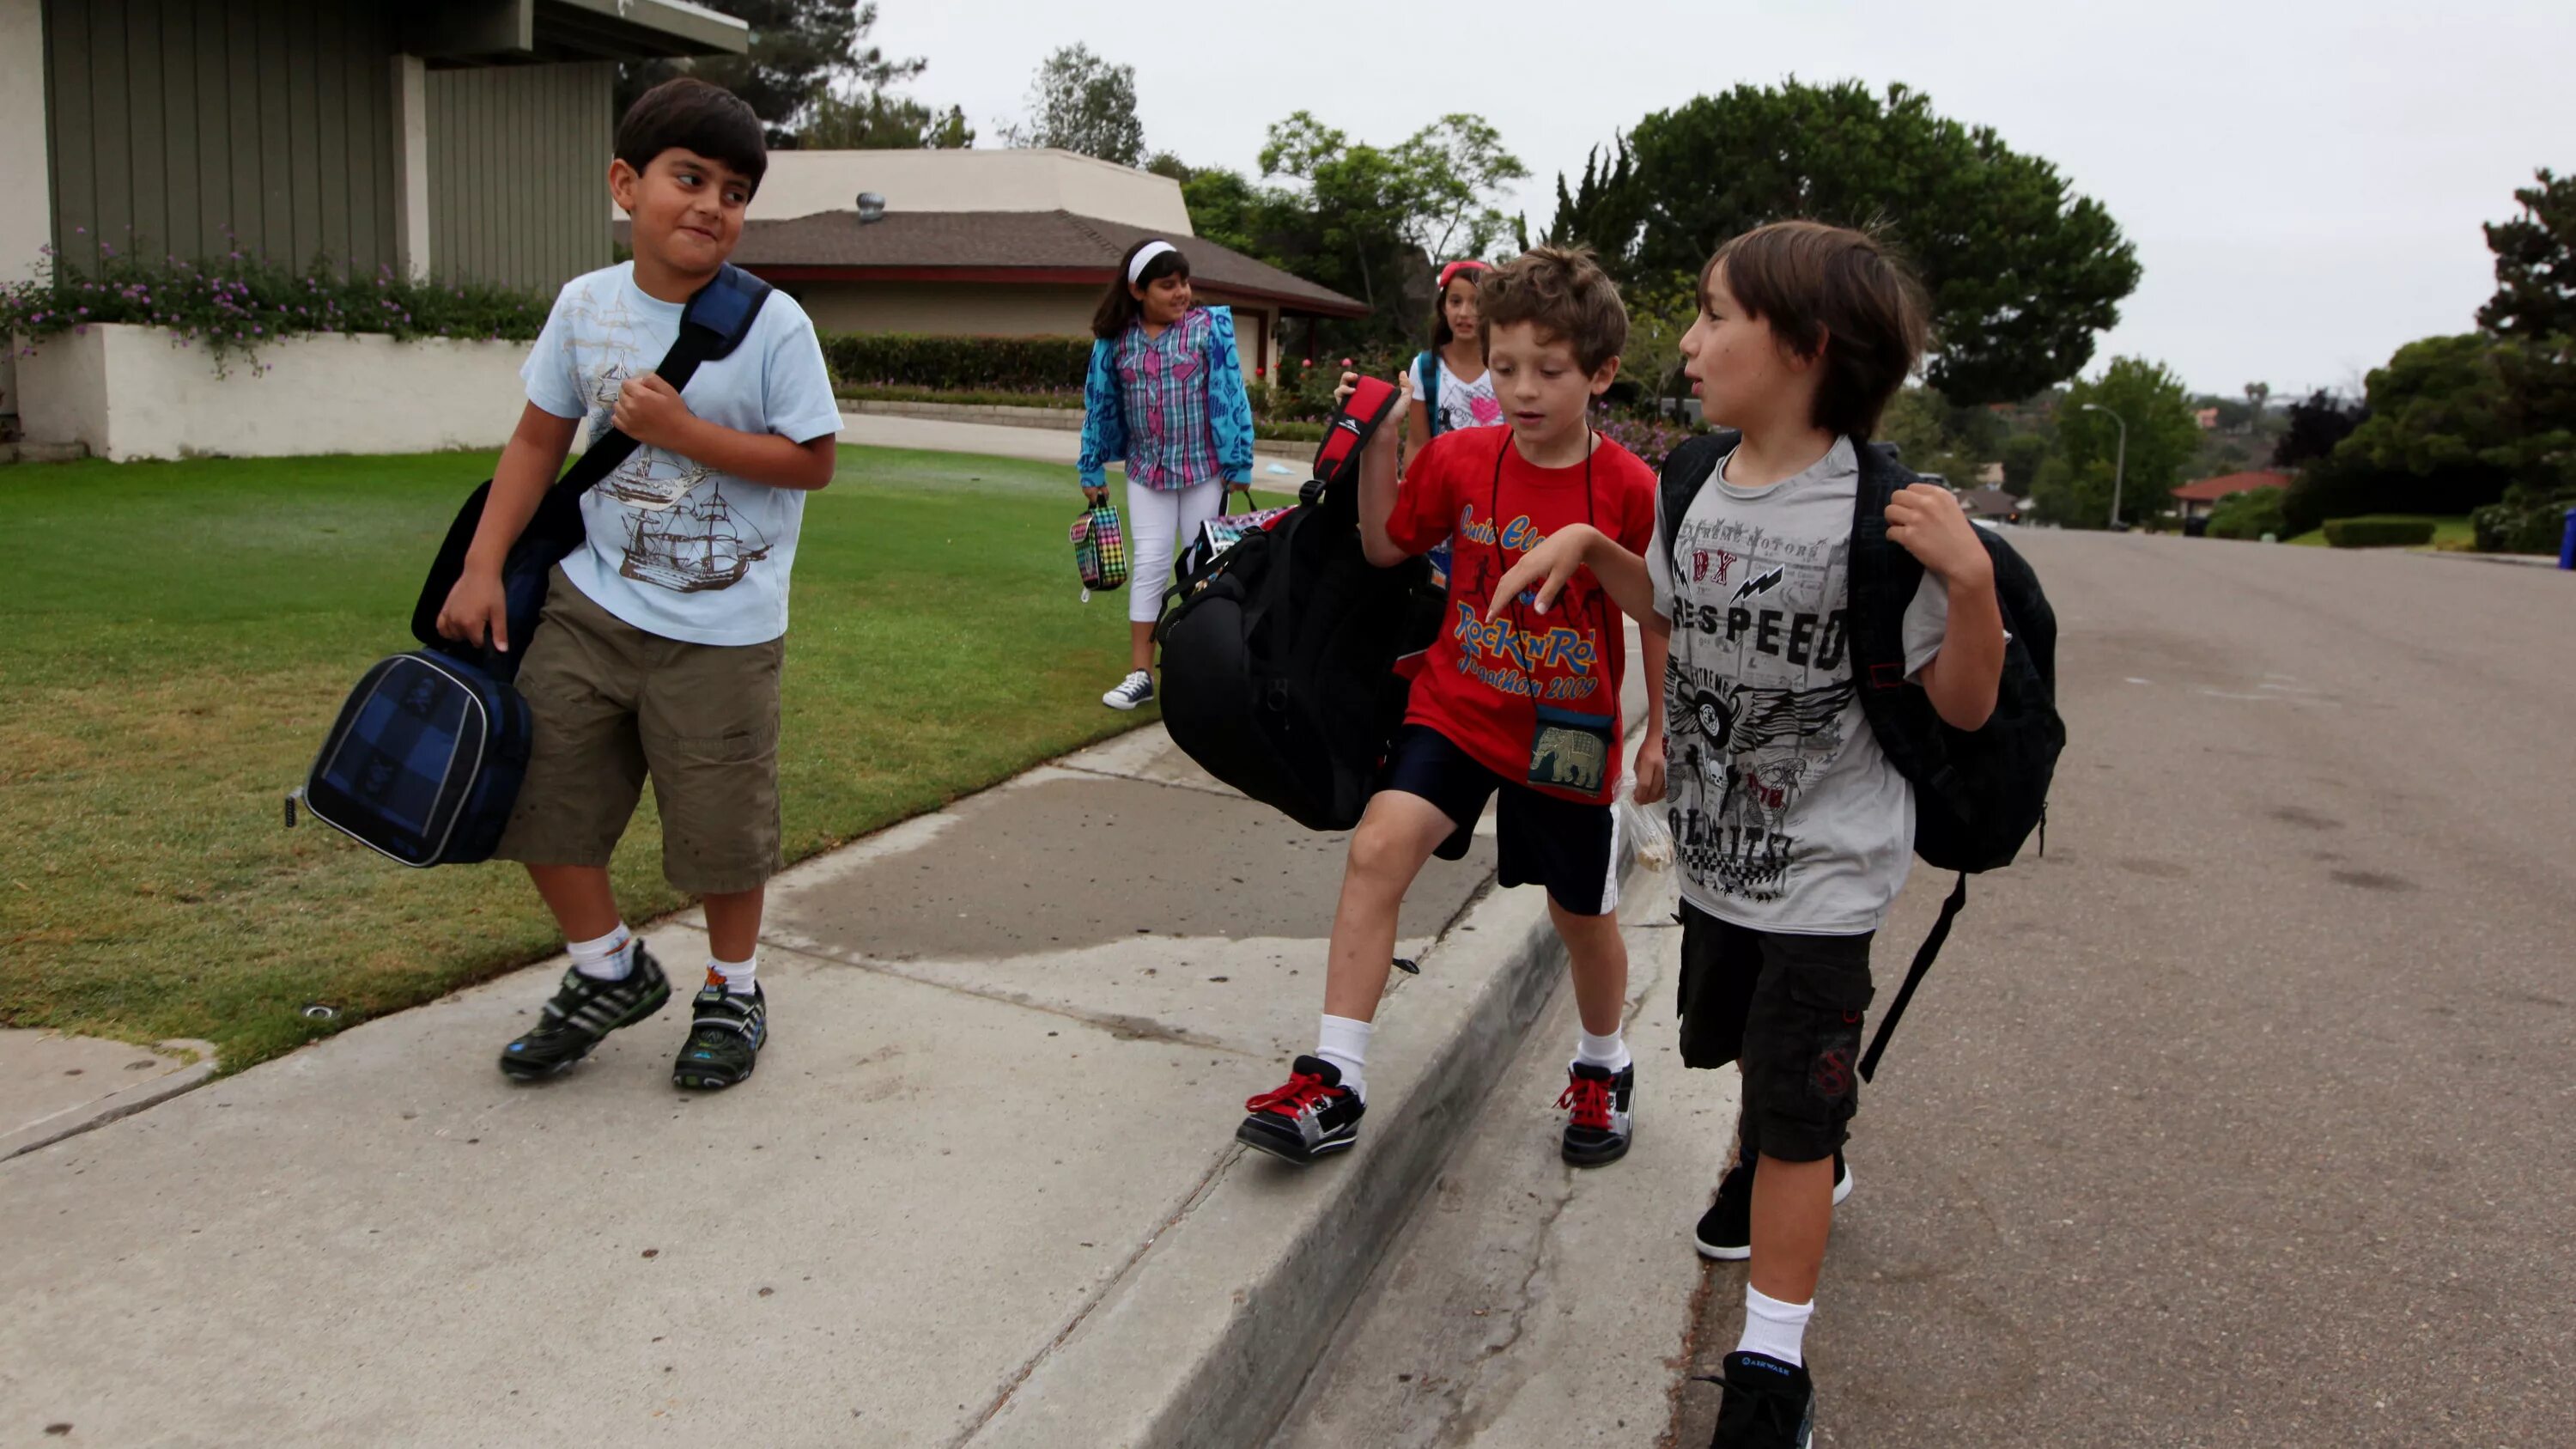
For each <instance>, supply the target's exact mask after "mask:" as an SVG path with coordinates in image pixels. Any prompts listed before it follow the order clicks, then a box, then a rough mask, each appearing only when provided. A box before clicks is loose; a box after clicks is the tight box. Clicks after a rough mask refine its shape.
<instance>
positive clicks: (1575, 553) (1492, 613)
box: [1485, 523, 1606, 623]
mask: <svg viewBox="0 0 2576 1449" xmlns="http://www.w3.org/2000/svg"><path fill="white" fill-rule="evenodd" d="M1605 536H1606V535H1604V534H1603V533H1601V532H1600V530H1598V529H1595V528H1594V527H1592V526H1591V525H1590V524H1588V523H1569V524H1567V525H1566V526H1565V527H1563V528H1560V529H1558V530H1557V531H1556V532H1555V533H1553V534H1550V535H1549V536H1548V538H1547V541H1546V542H1545V543H1542V544H1540V545H1539V546H1538V547H1536V548H1534V549H1531V550H1530V551H1529V552H1527V553H1525V554H1522V555H1521V557H1520V562H1518V563H1516V564H1513V565H1512V566H1511V568H1510V569H1509V570H1507V571H1505V573H1504V574H1503V577H1502V579H1501V580H1500V581H1499V582H1497V583H1496V584H1495V585H1494V597H1493V601H1492V602H1491V603H1489V604H1487V605H1486V606H1485V621H1486V622H1487V623H1491V622H1493V621H1494V620H1496V619H1499V618H1501V617H1502V614H1503V610H1505V609H1508V608H1510V607H1511V603H1512V600H1514V599H1516V598H1518V597H1519V596H1520V594H1521V591H1522V590H1524V589H1529V588H1533V587H1535V588H1536V589H1537V590H1538V592H1537V593H1536V594H1534V595H1532V596H1531V599H1530V607H1532V608H1533V609H1535V610H1537V611H1538V612H1539V613H1542V614H1544V613H1546V612H1547V611H1548V610H1549V609H1551V608H1554V607H1555V606H1556V596H1557V595H1558V594H1560V593H1562V592H1564V590H1565V581H1566V580H1567V579H1570V578H1572V577H1574V571H1575V570H1576V569H1579V568H1581V567H1583V565H1584V555H1585V551H1586V550H1588V549H1589V548H1591V546H1592V540H1594V539H1596V538H1602V537H1605Z"/></svg>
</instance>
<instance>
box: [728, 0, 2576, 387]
mask: <svg viewBox="0 0 2576 1449" xmlns="http://www.w3.org/2000/svg"><path fill="white" fill-rule="evenodd" d="M719 3H720V0H719ZM1299 13H1305V14H1309V15H1312V16H1314V17H1316V18H1315V19H1313V20H1311V21H1306V22H1302V23H1301V22H1294V21H1291V20H1290V19H1289V18H1288V17H1289V16H1291V15H1295V14H1299ZM1336 13H1338V14H1340V15H1342V16H1344V17H1346V18H1345V19H1343V20H1341V21H1339V22H1336V21H1333V20H1329V19H1326V18H1325V17H1327V16H1331V15H1334V14H1336ZM1426 13H1442V14H1448V15H1452V16H1455V17H1458V18H1459V19H1460V20H1461V21H1462V22H1466V21H1468V20H1469V19H1470V18H1472V21H1473V23H1460V24H1456V25H1453V26H1451V27H1450V28H1449V29H1448V30H1447V31H1445V32H1433V31H1431V30H1429V29H1426V28H1425V27H1423V26H1422V25H1420V24H1419V23H1417V22H1416V21H1415V19H1414V17H1416V16H1419V15H1423V14H1426ZM1969 16H1976V17H1979V18H1976V19H1970V18H1967V17H1969ZM1139 17H1145V18H1144V19H1143V20H1142V21H1141V22H1140V19H1139ZM1360 27H1373V28H1374V29H1375V32H1376V34H1378V35H1379V36H1381V37H1383V39H1382V40H1381V41H1380V42H1378V43H1376V44H1374V45H1371V44H1354V43H1353V42H1352V40H1351V33H1352V31H1353V30H1354V29H1355V28H1360ZM875 39H876V40H877V41H878V42H879V43H880V44H882V45H884V46H885V48H886V49H887V51H888V53H890V54H894V55H918V56H923V57H926V58H927V59H928V60H929V61H930V70H929V72H928V73H927V74H926V75H924V76H923V77H922V78H921V80H920V81H918V82H916V83H915V84H914V85H913V87H912V90H913V93H914V94H916V95H918V96H919V97H921V98H922V99H925V100H929V101H935V102H937V103H938V104H940V105H942V106H946V105H950V104H958V105H963V106H964V107H965V108H966V113H967V115H968V117H969V118H970V119H971V120H972V121H973V123H974V124H975V126H976V127H977V129H978V131H979V132H981V138H980V140H979V144H982V145H998V144H1000V135H999V133H1000V131H1001V128H1002V125H1003V124H1004V123H1005V122H1007V121H1008V120H1009V119H1011V118H1013V117H1016V116H1018V115H1020V114H1021V113H1022V112H1023V111H1024V110H1025V108H1026V107H1025V97H1026V95H1027V91H1028V85H1029V80H1030V78H1031V76H1032V74H1033V73H1034V72H1035V70H1036V68H1037V65H1038V62H1039V61H1040V60H1041V59H1042V58H1043V57H1044V56H1045V55H1046V54H1047V52H1049V51H1050V50H1052V49H1054V48H1055V47H1057V46H1059V45H1066V44H1070V43H1072V42H1075V41H1082V42H1085V43H1087V44H1089V45H1090V46H1091V48H1092V49H1093V50H1095V51H1098V52H1100V53H1101V54H1103V55H1105V56H1107V57H1108V58H1110V59H1112V60H1115V61H1118V62H1121V63H1123V64H1129V65H1133V66H1134V67H1135V68H1136V90H1137V98H1138V110H1139V113H1140V115H1141V117H1142V119H1143V121H1144V125H1145V140H1146V144H1147V145H1148V146H1151V147H1153V148H1155V149H1159V150H1170V151H1174V152H1177V153H1179V154H1180V155H1181V156H1182V157H1183V158H1184V159H1185V160H1187V161H1189V162H1191V163H1192V164H1194V165H1220V166H1231V167H1236V168H1239V169H1242V170H1245V171H1247V172H1249V171H1253V170H1256V169H1257V165H1258V163H1257V161H1256V160H1255V158H1256V156H1257V155H1258V153H1259V151H1260V149H1261V140H1262V134H1263V132H1264V130H1265V129H1266V128H1267V127H1268V126H1269V124H1270V123H1271V122H1272V121H1274V120H1277V119H1278V118H1280V117H1282V116H1284V115H1286V114H1288V113H1289V112H1291V111H1293V110H1296V109H1299V108H1300V107H1303V108H1305V109H1308V110H1312V111H1313V112H1314V113H1315V114H1316V115H1317V116H1318V117H1319V118H1321V119H1322V120H1323V121H1324V122H1325V123H1326V124H1328V125H1331V126H1335V127H1338V128H1340V129H1341V130H1343V131H1345V132H1347V133H1349V134H1350V135H1351V136H1352V137H1353V138H1354V139H1357V140H1364V141H1370V142H1375V143H1381V144H1391V143H1393V142H1396V141H1399V140H1402V139H1403V138H1404V137H1405V136H1407V135H1410V134H1411V133H1412V132H1413V131H1415V130H1416V129H1418V128H1420V127H1421V126H1423V125H1425V124H1428V123H1429V122H1431V121H1433V120H1436V119H1437V118H1438V117H1439V116H1441V115H1443V114H1445V113H1447V112H1451V111H1472V112H1476V113H1478V114H1481V115H1483V116H1484V117H1485V118H1486V119H1487V120H1489V121H1491V122H1492V123H1493V124H1494V125H1495V126H1496V128H1498V129H1499V130H1500V131H1501V132H1502V138H1503V143H1504V145H1505V146H1506V147H1508V148H1509V149H1510V150H1511V151H1512V152H1513V153H1514V154H1516V155H1518V156H1519V157H1520V158H1521V160H1522V161H1523V162H1524V163H1525V164H1527V165H1528V166H1529V168H1530V171H1531V179H1530V180H1529V181H1528V182H1527V183H1526V184H1525V185H1524V187H1523V189H1522V194H1521V195H1520V196H1519V197H1518V198H1516V199H1515V202H1514V206H1515V207H1516V208H1517V209H1522V210H1526V211H1527V213H1528V214H1529V219H1530V225H1531V227H1532V229H1533V230H1535V229H1537V228H1539V227H1542V226H1544V225H1545V224H1546V222H1547V219H1548V217H1549V215H1550V214H1551V213H1552V212H1553V210H1554V208H1555V178H1556V174H1557V172H1558V171H1560V170H1563V171H1567V172H1570V173H1580V171H1581V170H1582V166H1583V158H1584V153H1585V151H1586V149H1587V148H1589V147H1591V146H1593V145H1595V144H1600V143H1604V142H1607V141H1608V140H1609V139H1610V137H1611V135H1612V134H1613V133H1614V132H1616V131H1619V130H1622V129H1625V128H1627V127H1629V126H1631V125H1633V124H1634V123H1635V122H1636V120H1637V119H1638V118H1639V117H1641V116H1643V115H1645V114H1647V113H1648V112H1650V111H1655V110H1660V109H1664V108H1667V107H1670V106H1675V105H1678V104H1680V103H1682V102H1684V101H1687V100H1688V99H1690V98H1691V97H1692V96H1694V95H1699V94H1702V93H1706V92H1712V91H1718V90H1723V89H1725V88H1727V87H1729V86H1732V85H1735V84H1737V83H1739V82H1753V83H1768V82H1773V81H1777V80H1780V79H1782V78H1784V77H1786V76H1789V75H1791V74H1795V75H1796V76H1798V77H1799V78H1800V79H1803V80H1811V81H1825V80H1836V79H1841V78H1845V77H1851V78H1857V79H1859V80H1862V81H1864V82H1866V83H1868V84H1869V85H1870V86H1871V87H1873V88H1883V87H1885V86H1886V85H1887V84H1888V83H1889V82H1892V81H1903V82H1904V83H1906V84H1907V85H1909V86H1912V87H1914V88H1915V89H1917V90H1921V91H1926V92H1928V93H1929V94H1930V95H1931V98H1932V103H1933V105H1934V107H1935V108H1936V109H1937V110H1938V111H1940V112H1941V114H1943V115H1946V116H1949V117H1952V118H1954V119H1957V120H1960V121H1964V122H1967V123H1970V124H1983V125H1990V126H1993V127H1994V128H1995V129H1996V130H1997V131H1998V132H2000V133H2001V134H2002V136H2003V138H2004V141H2005V143H2006V144H2008V145H2010V146H2012V147H2013V148H2014V149H2015V150H2018V151H2022V152H2025V153H2036V154H2038V155H2041V156H2045V157H2047V158H2048V159H2050V160H2052V161H2054V162H2056V163H2057V165H2058V168H2059V170H2060V171H2061V172H2063V173H2064V174H2065V175H2066V176H2068V177H2069V178H2070V180H2071V182H2072V184H2073V185H2074V187H2075V188H2076V189H2077V190H2078V191H2081V192H2083V193H2085V194H2088V195H2091V196H2093V197H2095V198H2097V199H2099V200H2100V201H2101V202H2102V203H2103V204H2104V205H2106V206H2107V207H2109V208H2110V211H2111V214H2112V215H2113V216H2114V217H2116V218H2117V219H2118V220H2119V222H2120V225H2121V226H2122V228H2123V229H2124V230H2125V231H2126V233H2127V235H2128V236H2129V238H2130V239H2131V240H2132V241H2133V242H2134V243H2135V244H2136V245H2137V248H2138V255H2139V258H2140V260H2141V261H2142V262H2143V263H2144V266H2145V272H2146V275H2145V280H2144V281H2143V282H2142V283H2141V285H2140V286H2139V288H2138V290H2137V292H2136V293H2135V294H2133V295H2132V296H2131V297H2130V298H2129V300H2128V301H2127V302H2126V303H2125V304H2123V306H2122V309H2121V323H2120V326H2119V327H2118V328H2117V329H2116V330H2115V331H2113V332H2112V333H2110V334H2109V335H2108V336H2107V337H2106V338H2104V339H2103V342H2102V345H2101V346H2100V347H2099V348H2098V349H2097V350H2096V352H2095V356H2094V364H2093V369H2094V370H2096V371H2098V370H2099V368H2100V367H2101V365H2102V364H2103V363H2105V362H2107V361H2108V360H2109V359H2110V358H2111V357H2112V356H2114V355H2115V354H2135V355H2141V356H2146V357H2151V358H2156V359H2159V360H2161V361H2164V362H2167V363H2170V364H2171V365H2173V367H2174V368H2176V369H2177V370H2178V371H2180V372H2181V373H2182V375H2183V377H2184V378H2185V379H2186V380H2187V381H2188V382H2189V383H2190V384H2191V386H2193V387H2194V388H2195V389H2200V390H2205V391H2216V392H2228V393H2233V392H2235V391H2236V390H2237V389H2238V388H2240V387H2241V386H2242V385H2243V384H2245V383H2247V382H2250V381H2256V380H2260V381H2265V382H2269V383H2271V384H2272V386H2273V388H2274V390H2275V392H2277V393H2283V394H2287V393H2290V392H2293V391H2304V390H2305V389H2307V388H2310V387H2316V386H2328V387H2335V386H2345V385H2350V384H2354V383H2357V381H2358V379H2359V378H2360V376H2361V374H2362V373H2363V372H2365V371H2367V370H2368V369H2370V368H2371V367H2374V366H2376V365H2378V364H2379V363H2380V362H2382V361H2384V360H2385V359H2386V358H2387V356H2388V353H2389V352H2390V350H2391V349H2392V348H2394V347H2396V346H2397V345H2398V344H2399V343H2402V342H2406V341H2409V340H2411V339H2414V338H2417V337H2423V336H2427V335H2430V334H2434V333H2441V332H2457V331H2465V330H2467V329H2468V328H2469V327H2470V326H2471V325H2472V314H2474V313H2475V311H2476V309H2477V306H2478V304H2479V303H2480V302H2482V301H2484V300H2485V298H2486V296H2487V294H2488V293H2489V292H2490V291H2492V290H2493V281H2494V279H2493V273H2492V270H2491V265H2490V258H2489V256H2488V253H2487V251H2486V244H2485V240H2484V238H2483V237H2482V236H2481V235H2480V234H2479V231H2478V224H2479V223H2480V222H2482V221H2490V220H2498V219H2501V218H2503V217H2505V216H2507V215H2509V214H2511V212H2512V210H2513V196H2512V193H2513V189H2514V188H2515V187H2516V186H2519V185H2523V184H2525V183H2526V182H2528V180H2529V179H2530V176H2531V172H2532V170H2533V168H2535V167H2538V166H2542V165H2548V166H2552V167H2554V168H2555V169H2557V170H2558V171H2560V172H2561V173H2565V172H2568V171H2576V85H2571V84H2570V77H2569V64H2570V61H2571V59H2576V3H2570V0H2530V3H2507V0H2454V3H2447V4H2425V3H2421V0H2418V3H2411V4H2392V3H2379V0H2348V3H2336V4H2325V3H2288V0H2238V3H2232V4H2219V3H2207V0H2163V3H2158V4H2135V3H2129V0H1981V3H1978V4H1975V5H1973V6H1971V5H1929V4H1923V3H1919V0H1917V3H1902V4H1900V3H1894V0H1806V3H1797V4H1790V3H1780V4H1771V5H1748V4H1742V3H1727V0H1696V3H1690V0H1584V3H1580V4H1573V5H1568V4H1561V3H1541V0H1492V3H1489V4H1486V5H1482V6H1428V5H1419V6H1418V5H1403V6H1392V5H1378V4H1364V5H1352V6H1325V5H1313V6H1306V5H1298V4H1295V3H1287V0H1268V3H1263V4H1237V3H1216V4H1208V5H1202V6H1195V7H1193V6H1189V5H1186V4H1152V5H1139V4H1135V3H1132V0H1129V3H1121V4H1111V3H1106V0H880V15H879V19H878V24H877V30H876V35H875Z"/></svg>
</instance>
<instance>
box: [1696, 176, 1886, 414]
mask: <svg viewBox="0 0 2576 1449" xmlns="http://www.w3.org/2000/svg"><path fill="white" fill-rule="evenodd" d="M1720 267H1724V268H1726V290H1727V291H1728V292H1730V293H1732V294H1733V295H1734V297H1735V301H1736V304H1737V305H1738V306H1740V307H1742V308H1743V309H1744V311H1745V312H1746V313H1747V314H1748V315H1749V316H1752V317H1755V318H1758V319H1760V320H1761V321H1764V322H1767V323H1769V324H1770V325H1771V333H1772V335H1773V336H1774V337H1776V338H1778V339H1779V340H1780V344H1781V345H1782V346H1784V347H1787V348H1788V349H1789V350H1791V351H1792V352H1795V353H1796V354H1797V355H1799V356H1800V357H1805V358H1814V357H1816V356H1817V354H1818V353H1820V352H1821V353H1822V354H1823V360H1824V366H1823V368H1822V370H1821V375H1820V376H1819V377H1818V379H1817V382H1816V404H1815V412H1814V414H1813V417H1814V421H1815V424H1816V426H1817V427H1820V428H1824V429H1827V430H1829V431H1832V432H1836V433H1847V434H1849V435H1850V436H1852V437H1855V438H1862V439H1866V438H1868V437H1869V436H1870V434H1872V433H1874V432H1876V431H1877V429H1878V419H1879V415H1880V414H1881V413H1884V412H1885V411H1887V401H1888V399H1890V398H1892V397H1894V396H1896V390H1897V389H1898V388H1900V387H1903V386H1904V385H1905V379H1906V376H1907V375H1908V374H1910V373H1911V372H1913V371H1914V364H1915V362H1916V360H1917V359H1919V358H1921V357H1922V355H1923V349H1924V348H1925V347H1926V346H1928V345H1929V344H1930V341H1931V334H1932V326H1931V321H1930V307H1929V305H1928V303H1927V302H1926V301H1925V299H1924V295H1923V284H1922V283H1921V282H1919V281H1917V280H1915V277H1914V273H1913V271H1912V270H1911V269H1909V268H1908V267H1907V266H1906V265H1905V263H1904V261H1903V260H1902V259H1900V258H1899V257H1898V256H1897V255H1896V254H1895V252H1894V250H1893V248H1891V247H1890V246H1889V245H1888V244H1887V243H1885V242H1883V241H1880V240H1879V239H1878V238H1876V237H1873V236H1871V235H1869V234H1868V233H1866V232H1860V231H1854V230H1852V229H1851V228H1849V227H1842V226H1827V225H1826V224H1824V223H1823V222H1820V221H1775V222H1773V223H1771V224H1770V225H1769V226H1762V227H1756V228H1754V229H1753V230H1751V231H1748V232H1746V233H1745V234H1744V235H1742V236H1739V237H1737V238H1736V239H1735V240H1733V241H1730V242H1728V243H1727V244H1726V245H1724V246H1722V247H1719V248H1718V249H1717V255H1716V256H1713V257H1711V258H1709V261H1708V265H1707V266H1706V267H1703V268H1701V270H1700V275H1699V285H1700V296H1701V300H1702V303H1703V305H1705V303H1706V300H1707V296H1708V287H1709V282H1710V279H1711V278H1713V277H1715V276H1716V274H1717V269H1718V268H1720Z"/></svg>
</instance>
